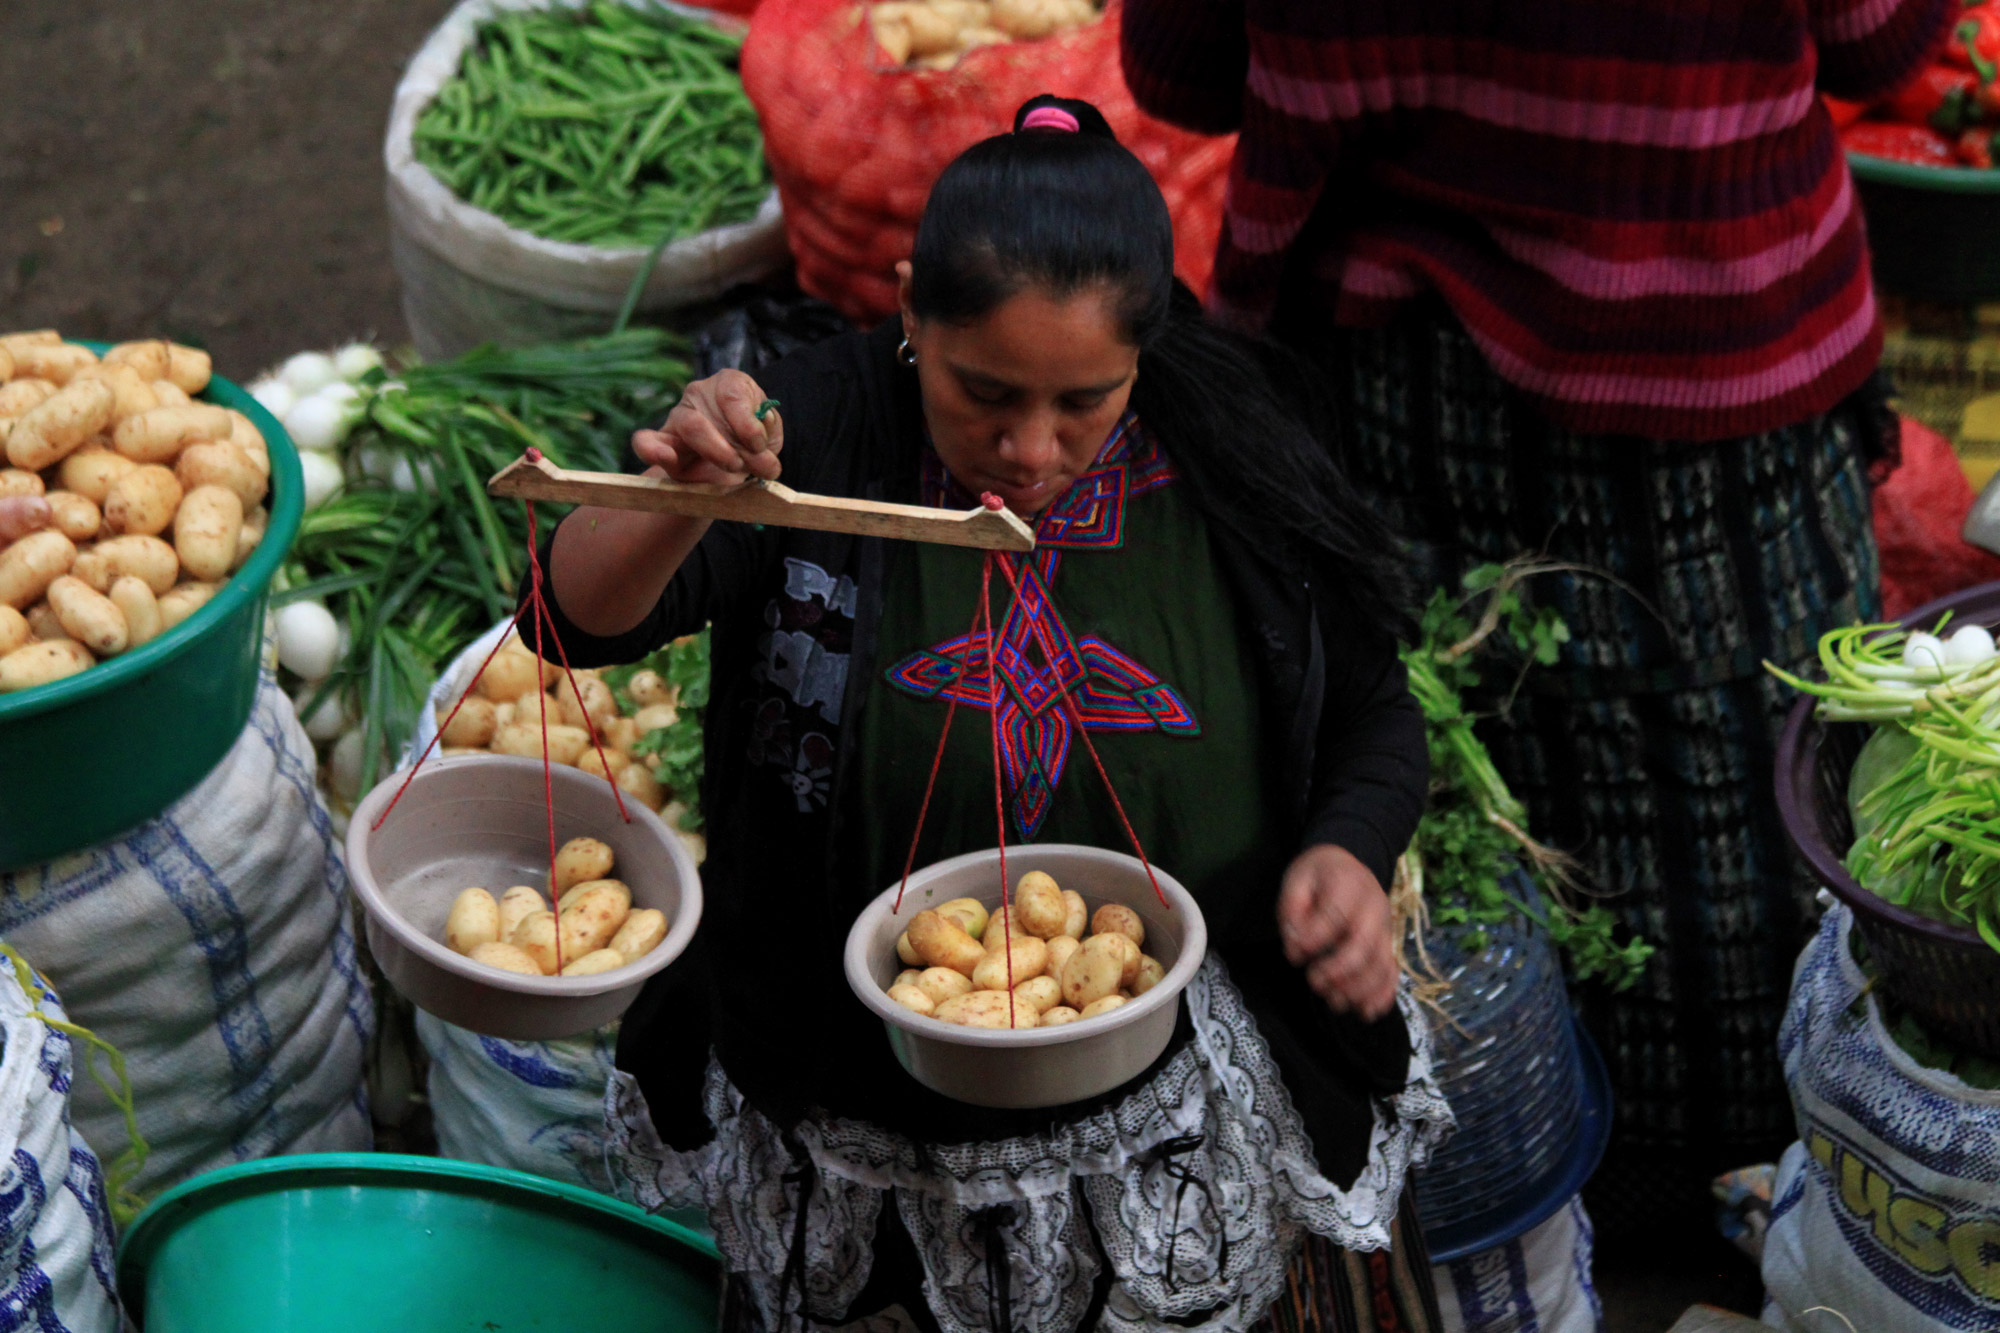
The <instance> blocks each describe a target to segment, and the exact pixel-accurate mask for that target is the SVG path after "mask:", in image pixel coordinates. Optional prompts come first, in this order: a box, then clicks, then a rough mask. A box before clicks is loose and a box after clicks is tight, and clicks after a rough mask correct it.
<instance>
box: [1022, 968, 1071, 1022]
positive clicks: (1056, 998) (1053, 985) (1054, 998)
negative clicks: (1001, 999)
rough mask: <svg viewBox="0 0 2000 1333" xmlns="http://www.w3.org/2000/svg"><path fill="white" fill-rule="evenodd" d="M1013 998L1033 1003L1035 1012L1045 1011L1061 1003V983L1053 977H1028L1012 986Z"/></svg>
mask: <svg viewBox="0 0 2000 1333" xmlns="http://www.w3.org/2000/svg"><path fill="white" fill-rule="evenodd" d="M1014 998H1015V999H1017V1000H1020V1001H1021V1002H1022V1003H1024V1004H1030V1005H1033V1006H1034V1008H1035V1012H1036V1013H1037V1014H1042V1013H1046V1012H1048V1011H1049V1010H1051V1009H1053V1008H1055V1007H1056V1006H1057V1005H1058V1004H1060V1003H1062V983H1061V982H1059V981H1057V980H1056V979H1055V978H1054V977H1048V976H1042V977H1029V978H1028V979H1027V980H1026V981H1024V982H1022V983H1021V984H1020V985H1018V986H1016V987H1014Z"/></svg>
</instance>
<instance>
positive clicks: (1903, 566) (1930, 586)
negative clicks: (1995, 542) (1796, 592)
mask: <svg viewBox="0 0 2000 1333" xmlns="http://www.w3.org/2000/svg"><path fill="white" fill-rule="evenodd" d="M1874 499H1875V545H1876V547H1877V549H1878V550H1879V551H1880V552H1881V556H1882V611H1883V614H1884V615H1887V616H1890V617H1895V616H1901V615H1903V614H1904V613H1905V612H1908V611H1911V610H1914V609H1915V608H1917V607H1919V606H1922V605H1923V604H1924V603H1925V602H1928V601H1931V600H1933V599H1935V598H1938V597H1942V596H1944V595H1945V594H1946V593H1953V592H1958V591H1959V590H1960V589H1963V588H1970V587H1974V586H1976V585H1978V584H1981V583H1991V582H1994V581H1995V580H2000V556H1994V555H1991V554H1989V553H1988V552H1986V551H1982V550H1980V549H1979V548H1978V547H1977V546H1974V545H1972V544H1971V543H1970V542H1968V541H1966V540H1965V539H1964V538H1963V537H1961V536H1959V533H1960V532H1961V531H1963V530H1964V528H1965V518H1966V515H1967V514H1969V513H1971V512H1972V500H1973V495H1972V483H1971V482H1969V481H1967V480H1966V479H1965V471H1964V469H1962V468H1961V467H1960V466H1959V463H1958V456H1957V455H1956V454H1955V453H1953V452H1952V448H1951V441H1949V440H1947V439H1945V437H1944V436H1942V435H1940V434H1938V433H1937V432H1936V431H1934V430H1930V429H1929V428H1927V427H1924V426H1921V425H1919V424H1917V423H1916V422H1914V421H1911V420H1910V419H1909V418H1908V417H1905V418H1904V419H1903V462H1902V465H1901V466H1899V467H1898V468H1897V469H1896V470H1895V471H1894V472H1891V473H1890V474H1889V479H1888V480H1887V481H1885V482H1883V483H1882V484H1881V485H1880V486H1877V487H1876V488H1875V496H1874Z"/></svg>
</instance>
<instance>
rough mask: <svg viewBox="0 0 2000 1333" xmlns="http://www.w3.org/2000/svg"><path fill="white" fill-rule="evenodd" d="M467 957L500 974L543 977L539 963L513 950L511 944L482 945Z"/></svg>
mask: <svg viewBox="0 0 2000 1333" xmlns="http://www.w3.org/2000/svg"><path fill="white" fill-rule="evenodd" d="M467 957H469V958H471V959H472V961H473V962H475V963H484V964H486V966H488V967H497V968H499V969H500V970H501V971H502V972H520V973H523V974H524V975H526V976H531V977H539V976H541V975H543V973H542V966H541V964H540V963H537V962H536V961H535V960H534V959H533V958H532V957H530V956H529V955H528V954H527V953H525V952H524V951H522V950H520V949H517V948H515V947H514V946H513V945H511V944H501V943H498V942H496V943H493V944H482V945H480V946H479V947H478V948H476V949H474V950H473V951H472V952H471V953H470V954H468V955H467Z"/></svg>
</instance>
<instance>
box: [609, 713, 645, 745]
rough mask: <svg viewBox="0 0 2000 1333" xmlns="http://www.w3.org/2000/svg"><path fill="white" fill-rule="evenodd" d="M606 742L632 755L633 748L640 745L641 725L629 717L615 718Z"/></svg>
mask: <svg viewBox="0 0 2000 1333" xmlns="http://www.w3.org/2000/svg"><path fill="white" fill-rule="evenodd" d="M604 742H605V744H607V745H612V746H615V747H617V748H618V749H620V750H623V751H625V753H627V754H630V753H631V752H632V747H633V746H635V745H637V744H638V743H639V724H638V723H636V722H634V721H633V720H632V719H631V718H629V717H620V718H613V719H612V722H611V726H610V727H609V728H608V729H607V730H606V733H605V737H604Z"/></svg>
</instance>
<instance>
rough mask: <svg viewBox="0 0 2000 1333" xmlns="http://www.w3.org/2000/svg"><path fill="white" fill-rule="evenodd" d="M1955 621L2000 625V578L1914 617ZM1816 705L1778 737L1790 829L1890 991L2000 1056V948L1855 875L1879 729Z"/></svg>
mask: <svg viewBox="0 0 2000 1333" xmlns="http://www.w3.org/2000/svg"><path fill="white" fill-rule="evenodd" d="M1947 611H1949V612H1951V613H1952V620H1953V621H1954V623H1968V624H1979V625H1985V626H1988V627H1989V628H1990V627H1994V626H2000V583H1988V584H1983V585H1981V586H1980V587H1977V588H1969V589H1967V590H1966V591H1964V592H1960V593H1954V594H1952V595H1951V596H1949V597H1942V598H1939V599H1938V600H1937V601H1935V602H1931V603H1930V604H1928V605H1926V606H1921V607H1918V608H1917V609H1916V610H1915V611H1912V612H1911V613H1910V614H1909V615H1907V616H1905V617H1904V618H1903V620H1902V622H1901V623H1902V624H1903V626H1904V627H1905V628H1910V629H1928V628H1930V627H1931V626H1933V625H1935V624H1936V623H1937V622H1938V620H1939V619H1940V618H1942V617H1943V616H1944V614H1945V613H1946V612H1947ZM1815 702H1816V701H1814V700H1812V699H1800V700H1799V702H1798V703H1797V704H1796V705H1795V706H1794V707H1793V708H1792V715H1791V717H1790V718H1789V719H1787V720H1786V722H1785V731H1784V735H1783V737H1782V738H1781V739H1780V740H1779V742H1778V775H1777V783H1778V809H1779V812H1780V813H1781V814H1782V815H1783V817H1784V821H1785V832H1786V833H1788V834H1789V835H1791V839H1792V845H1793V846H1795V847H1797V848H1798V849H1799V854H1800V855H1801V856H1803V857H1805V859H1806V861H1807V863H1808V864H1810V865H1811V866H1812V868H1813V873H1814V874H1815V875H1816V876H1818V878H1819V881H1820V883H1822V884H1824V885H1826V887H1827V888H1828V889H1830V890H1832V892H1833V895H1834V897H1836V898H1838V899H1840V900H1841V901H1842V902H1844V903H1846V904H1847V905H1848V907H1850V908H1852V909H1853V911H1854V921H1855V924H1856V925H1857V926H1859V927H1860V928H1861V936H1862V938H1863V939H1864V940H1866V941H1867V944H1868V951H1869V955H1870V957H1871V958H1873V959H1874V961H1875V963H1876V964H1877V965H1878V966H1879V967H1880V968H1881V970H1882V988H1883V989H1884V990H1885V991H1887V992H1888V994H1889V995H1890V997H1891V998H1893V999H1894V1000H1895V1001H1896V1002H1897V1003H1898V1004H1900V1005H1902V1006H1903V1007H1904V1008H1906V1009H1908V1010H1909V1011H1910V1013H1911V1014H1913V1015H1914V1016H1915V1017H1916V1018H1917V1020H1918V1021H1919V1022H1920V1023H1922V1024H1923V1025H1924V1026H1925V1027H1927V1028H1928V1029H1930V1031H1931V1032H1932V1033H1934V1034H1935V1035H1936V1036H1938V1037H1941V1038H1943V1039H1944V1040H1946V1041H1949V1042H1951V1043H1953V1044H1954V1045H1957V1046H1960V1047H1962V1048H1964V1049H1966V1050H1969V1051H1974V1052H1977V1053H1978V1054H1980V1055H1984V1056H1987V1057H1989V1058H1992V1059H2000V952H1995V951H1994V950H1993V948H1992V947H1991V946H1990V945H1988V944H1987V943H1986V941H1985V940H1983V939H1981V938H1980V937H1979V932H1977V931H1975V930H1973V929H1972V928H1971V927H1969V926H1958V925H1952V924H1950V923H1948V922H1944V921H1937V920H1934V919H1932V918H1930V917H1927V916H1920V915H1918V914H1917V913H1915V912H1911V911H1908V910H1906V909H1904V908H1901V907H1897V906H1896V905H1895V904H1893V903H1890V902H1888V901H1886V900H1884V899H1881V898H1878V897H1876V896H1875V895H1874V894H1872V893H1870V892H1868V890H1866V889H1864V888H1862V887H1861V886H1860V885H1859V884H1857V883H1856V882H1855V881H1854V877H1853V876H1852V875H1850V874H1848V873H1847V867H1846V865H1845V860H1846V855H1847V849H1848V848H1849V847H1850V846H1852V845H1853V842H1854V825H1853V822H1852V821H1851V820H1850V819H1849V817H1848V813H1847V778H1848V774H1849V772H1850V771H1851V770H1852V769H1853V767H1854V759H1855V756H1856V755H1858V754H1859V753H1860V752H1861V744H1862V742H1863V741H1865V740H1867V739H1868V735H1869V731H1870V726H1869V724H1867V723H1862V722H1832V723H1827V722H1821V721H1820V720H1819V719H1818V718H1816V717H1815V716H1813V708H1814V704H1815Z"/></svg>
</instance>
